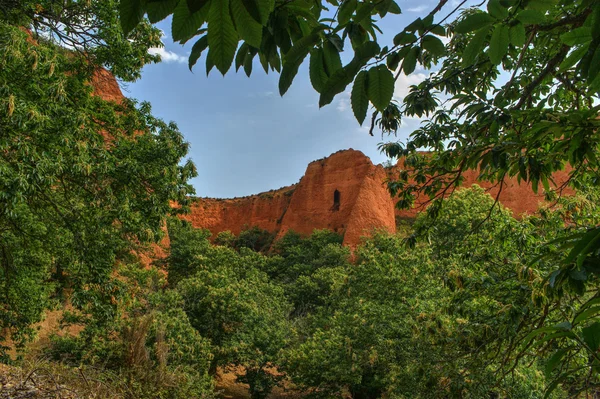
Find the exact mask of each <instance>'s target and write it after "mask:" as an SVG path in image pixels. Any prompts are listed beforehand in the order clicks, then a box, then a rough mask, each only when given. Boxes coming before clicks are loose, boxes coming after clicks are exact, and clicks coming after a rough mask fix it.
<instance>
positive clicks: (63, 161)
mask: <svg viewBox="0 0 600 399" xmlns="http://www.w3.org/2000/svg"><path fill="white" fill-rule="evenodd" d="M100 3H102V2H98V3H97V4H96V3H94V4H92V3H90V4H92V5H91V6H90V7H91V9H85V12H82V11H81V10H80V12H82V13H80V14H79V15H78V18H79V19H84V18H85V15H86V13H92V14H93V13H96V12H98V13H100V11H98V10H96V9H95V8H94V7H100V8H102V6H101V5H100ZM9 5H10V4H9ZM6 6H7V4H5V3H4V2H3V3H2V11H4V12H5V13H4V14H2V15H0V93H1V96H0V132H1V133H0V153H1V156H0V263H1V268H0V291H1V294H0V295H1V296H2V306H1V307H0V330H1V331H2V332H1V333H0V339H1V340H2V341H4V340H5V339H7V338H9V337H11V338H12V339H13V340H14V341H15V342H21V341H22V340H24V339H25V338H27V337H28V336H30V335H31V334H32V333H33V330H32V329H31V328H30V327H31V326H32V325H33V324H34V323H36V322H38V321H40V319H41V317H42V314H43V312H44V311H45V310H46V309H48V308H50V307H52V306H54V305H55V304H56V303H57V302H58V301H60V300H63V299H64V298H65V297H66V296H69V298H70V300H71V303H72V304H73V305H75V307H76V308H78V309H80V310H84V309H85V311H86V312H91V313H94V314H95V317H97V319H98V320H102V319H110V318H111V317H112V314H113V313H114V311H115V304H114V303H113V302H114V300H113V299H114V296H115V293H116V291H117V289H118V287H117V286H116V285H115V281H114V279H113V278H112V272H113V270H114V269H115V266H116V264H117V262H119V261H123V260H125V259H127V258H128V257H130V256H131V253H132V251H137V250H139V249H141V248H144V246H146V245H148V244H149V243H152V242H156V241H157V240H159V239H160V237H162V235H163V234H164V232H163V226H164V220H165V217H166V216H167V215H169V214H174V213H177V212H180V211H182V210H184V209H185V206H186V204H187V202H188V200H189V199H188V195H189V194H191V193H192V192H193V190H192V187H191V186H190V185H189V184H188V183H187V180H188V178H190V177H191V176H193V175H194V174H195V168H194V166H193V164H191V163H187V164H181V165H180V162H181V161H182V159H183V157H185V155H186V153H187V143H185V142H184V140H183V137H182V136H181V134H180V133H179V131H178V130H177V126H176V125H175V124H173V123H171V124H167V123H165V122H163V121H161V120H159V119H157V118H155V117H153V116H152V114H151V112H150V106H149V104H144V103H142V104H137V103H136V102H134V101H131V100H127V99H125V98H123V99H122V101H119V102H112V101H105V100H104V99H102V98H101V97H100V96H98V95H95V94H93V91H94V88H93V87H92V85H91V82H92V80H93V79H94V76H97V73H98V68H101V66H102V65H103V64H104V62H103V63H101V64H97V63H93V62H92V63H90V61H93V60H97V61H99V60H100V59H101V56H100V55H98V57H99V58H98V59H96V58H86V57H81V56H79V55H78V54H77V53H76V52H74V51H73V50H72V49H66V48H64V47H61V46H58V45H56V43H55V38H53V37H44V36H36V35H35V32H33V33H32V31H28V30H27V29H23V28H24V27H30V26H31V25H27V24H26V25H25V26H23V25H20V24H21V23H23V22H26V21H27V15H28V14H27V12H25V11H24V12H23V13H21V14H19V12H20V8H19V7H23V8H24V9H27V7H29V5H28V4H26V3H24V2H17V3H15V4H13V6H14V7H15V8H12V9H10V10H9V11H8V12H6V9H5V7H6ZM73 6H74V7H83V6H82V4H80V2H77V5H73ZM40 7H42V5H40ZM102 9H104V8H102ZM38 11H39V9H38ZM104 11H107V9H105V10H104ZM40 12H41V11H40ZM69 15H71V16H72V17H73V18H75V16H73V14H69ZM19 16H20V18H18V17H19ZM113 16H114V18H116V13H115V12H113ZM102 18H107V17H105V16H103V17H102ZM13 19H17V20H18V21H17V22H14V21H13ZM104 21H105V20H104ZM115 21H116V20H115ZM30 22H31V23H32V24H33V25H35V22H32V21H30ZM105 22H106V21H105ZM113 28H114V29H117V30H119V31H120V28H119V26H118V24H116V22H115V24H114V26H113ZM148 29H150V30H152V29H153V28H150V27H148ZM122 40H124V39H122ZM141 40H142V42H145V44H144V45H141V47H142V48H143V52H144V53H145V52H146V51H147V48H148V44H149V42H147V40H148V38H147V37H146V38H143V39H141ZM125 41H126V40H125ZM138 46H139V44H138ZM133 47H135V46H133ZM97 50H98V51H101V49H100V48H98V49H97ZM113 50H114V49H112V50H110V51H113ZM137 51H141V50H140V48H138V50H137ZM121 56H122V57H125V58H128V57H130V56H132V53H131V52H129V53H128V52H126V51H125V52H123V53H122V54H121ZM111 57H112V56H111ZM113 61H116V62H117V61H118V60H116V59H113ZM140 61H141V63H142V64H143V63H145V62H147V61H149V59H146V58H143V59H142V60H140ZM119 65H120V66H119ZM113 66H114V67H115V68H116V69H117V70H119V69H120V70H121V73H122V74H123V75H122V76H133V75H135V74H137V73H138V72H139V68H141V64H136V63H130V62H129V61H126V60H123V59H121V60H120V61H118V62H117V64H114V65H113ZM122 68H125V69H122ZM171 201H178V202H180V203H181V205H182V206H183V208H182V209H180V210H178V209H174V208H172V207H171ZM3 354H4V352H3V351H1V350H0V355H3Z"/></svg>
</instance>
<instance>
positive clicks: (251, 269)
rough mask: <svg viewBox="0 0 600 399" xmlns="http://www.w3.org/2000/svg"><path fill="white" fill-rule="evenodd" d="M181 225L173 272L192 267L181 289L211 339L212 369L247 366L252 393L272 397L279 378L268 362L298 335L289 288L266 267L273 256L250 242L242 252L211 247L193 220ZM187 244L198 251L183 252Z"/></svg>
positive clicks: (194, 321)
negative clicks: (294, 329)
mask: <svg viewBox="0 0 600 399" xmlns="http://www.w3.org/2000/svg"><path fill="white" fill-rule="evenodd" d="M172 225H173V224H172ZM172 225H171V226H172ZM178 226H179V227H178V229H174V230H170V234H171V240H172V242H174V243H176V245H177V246H176V248H177V251H178V252H177V253H178V255H177V256H176V257H170V258H169V274H170V273H171V270H184V269H185V270H187V274H186V275H185V278H183V279H181V280H180V281H179V283H178V284H177V292H178V293H179V294H180V295H181V297H182V298H183V300H184V305H183V309H184V310H185V312H186V314H187V315H188V317H189V319H190V322H191V325H192V326H193V327H194V328H195V329H196V330H197V331H198V332H199V333H200V334H201V335H202V336H203V337H206V338H208V339H210V342H211V345H212V348H213V353H214V358H213V360H212V362H211V370H212V373H214V372H216V369H217V367H219V366H221V367H227V366H230V365H240V366H243V367H244V368H245V369H246V374H245V376H243V377H242V380H243V381H244V382H247V383H248V384H249V385H250V392H251V394H252V397H254V398H264V397H266V395H268V393H269V392H270V390H271V389H272V388H273V386H274V385H275V384H276V382H277V378H276V376H275V375H273V374H271V373H270V372H269V371H268V367H269V366H270V365H271V364H273V363H275V361H276V359H277V356H278V354H279V350H280V349H281V348H283V347H284V346H285V345H286V343H287V342H288V340H289V339H290V335H291V334H292V329H291V326H290V324H289V322H288V314H289V312H290V307H289V305H288V303H287V300H286V298H285V297H284V293H283V290H282V289H281V288H280V287H279V286H277V285H276V284H274V283H273V282H271V281H269V278H268V276H267V275H266V274H265V273H264V272H263V271H262V270H263V269H265V268H266V267H265V264H266V263H267V262H268V260H267V258H266V257H265V256H264V255H261V254H260V253H257V252H254V251H253V250H251V249H248V248H244V247H241V248H240V250H239V252H238V251H236V250H234V249H233V248H228V247H223V246H214V247H213V246H210V244H209V242H208V239H207V238H208V237H207V236H206V235H203V234H196V233H195V232H197V230H194V229H193V228H192V227H191V226H190V225H189V224H188V223H186V222H182V223H180V224H179V225H178ZM181 248H185V249H191V251H189V252H188V253H189V254H191V255H192V256H191V257H189V258H186V257H185V256H181V254H182V253H185V252H184V251H181ZM192 251H194V252H192ZM180 260H181V261H182V263H178V261H180ZM179 275H181V273H179Z"/></svg>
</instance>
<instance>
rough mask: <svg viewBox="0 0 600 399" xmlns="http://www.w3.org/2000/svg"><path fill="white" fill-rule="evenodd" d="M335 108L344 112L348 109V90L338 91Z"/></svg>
mask: <svg viewBox="0 0 600 399" xmlns="http://www.w3.org/2000/svg"><path fill="white" fill-rule="evenodd" d="M335 108H336V109H337V110H338V111H340V112H346V110H348V109H350V92H348V91H345V92H343V93H340V95H339V96H338V101H337V106H336V107H335Z"/></svg>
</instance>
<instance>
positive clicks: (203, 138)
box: [121, 0, 458, 198]
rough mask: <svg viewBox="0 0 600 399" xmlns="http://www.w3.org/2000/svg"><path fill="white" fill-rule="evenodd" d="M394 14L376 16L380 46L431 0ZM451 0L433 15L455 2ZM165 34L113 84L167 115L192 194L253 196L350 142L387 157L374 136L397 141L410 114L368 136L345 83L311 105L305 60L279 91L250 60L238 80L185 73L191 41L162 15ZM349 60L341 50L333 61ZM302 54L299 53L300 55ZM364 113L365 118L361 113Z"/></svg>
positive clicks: (407, 3) (400, 92)
mask: <svg viewBox="0 0 600 399" xmlns="http://www.w3.org/2000/svg"><path fill="white" fill-rule="evenodd" d="M397 2H398V4H399V5H400V7H401V9H402V12H403V13H402V14H401V15H398V16H396V15H388V16H386V17H385V18H384V20H382V21H380V23H379V24H378V25H379V27H380V28H381V29H382V31H383V32H384V34H383V35H381V36H380V37H379V43H380V45H381V46H382V47H383V46H384V45H386V44H391V42H392V39H393V35H394V34H396V33H397V32H398V31H400V30H401V29H402V27H404V26H405V25H406V24H408V23H410V22H412V21H413V20H414V19H415V18H417V17H424V16H426V15H427V14H428V13H429V11H431V10H432V9H433V8H434V7H435V6H436V5H437V3H438V0H397ZM457 3H458V2H457V0H451V1H449V2H448V4H447V5H446V7H445V8H444V9H443V10H442V13H441V14H440V15H446V14H447V13H448V12H449V11H451V10H452V9H453V8H454V6H456V4H457ZM157 26H158V27H159V28H160V29H162V30H163V31H164V32H165V34H164V37H163V43H164V45H165V47H164V48H162V49H155V50H153V51H157V52H159V53H160V54H161V56H162V62H161V63H158V64H151V65H147V66H146V67H145V68H144V70H143V71H142V78H141V79H139V80H138V81H136V82H134V83H128V84H126V85H124V84H122V85H121V88H122V89H123V92H124V94H125V95H126V96H127V97H131V98H135V99H137V100H139V101H148V102H150V103H151V104H152V110H153V114H154V115H155V116H158V117H160V118H162V119H164V120H165V121H167V122H168V121H174V122H175V123H176V124H177V125H178V127H179V130H180V131H181V133H182V134H183V135H184V137H185V139H186V141H188V142H189V143H190V152H189V158H191V159H192V161H193V162H194V163H195V165H196V167H197V169H198V176H197V177H196V178H194V179H192V181H191V183H192V184H193V186H194V187H195V189H196V195H197V196H200V197H214V198H231V197H240V196H246V195H250V194H256V193H260V192H264V191H268V190H271V189H277V188H280V187H283V186H287V185H290V184H294V183H297V182H298V181H299V180H300V178H301V177H302V175H303V174H304V172H305V170H306V167H307V165H308V163H310V162H311V161H314V160H316V159H320V158H324V157H327V156H329V155H330V154H332V153H334V152H336V151H339V150H342V149H348V148H353V149H355V150H360V151H362V152H363V153H365V154H366V155H367V156H368V157H370V158H371V160H372V161H373V162H374V163H376V164H377V163H382V162H385V161H386V160H387V159H386V157H385V156H384V155H383V154H381V153H380V152H379V151H378V150H377V146H378V144H379V143H381V142H385V141H392V140H394V141H395V140H403V139H406V137H407V136H408V134H409V133H410V132H411V131H413V130H414V129H416V128H417V127H418V125H419V121H418V120H415V119H405V120H403V124H402V127H401V128H400V129H399V131H398V135H397V137H394V136H383V137H382V136H381V134H380V133H379V134H378V133H376V134H375V136H370V135H369V133H368V126H367V122H365V125H363V126H362V127H361V126H360V125H359V124H358V122H357V121H356V119H355V118H354V116H353V114H352V109H351V107H350V94H349V90H350V88H351V86H348V88H347V90H348V91H347V92H345V93H341V94H340V95H338V96H337V97H336V98H335V99H334V101H333V102H332V103H331V104H330V105H328V106H325V107H323V108H321V109H319V106H318V98H319V96H318V93H317V92H315V91H314V89H313V88H312V86H311V84H310V81H309V78H308V62H305V63H304V65H303V66H302V67H301V68H300V71H299V72H298V75H297V76H296V78H295V79H294V83H293V84H292V86H291V88H290V89H289V91H288V92H287V93H286V94H285V96H283V97H280V96H279V92H278V78H279V75H278V74H277V73H273V72H271V73H269V74H268V75H267V74H265V72H264V70H263V69H262V67H261V66H260V64H258V60H257V59H256V60H255V65H254V68H253V73H252V75H251V77H250V78H248V77H247V76H246V75H245V74H244V73H243V72H242V71H241V70H240V72H239V73H235V71H234V70H233V68H232V70H230V71H229V73H227V75H226V76H225V77H223V76H222V75H221V74H219V73H218V71H217V70H216V69H214V70H213V71H212V72H211V73H210V75H209V76H208V77H207V76H206V72H205V69H204V57H202V58H201V59H200V60H199V61H198V63H197V65H196V67H195V68H194V70H193V72H190V71H189V69H188V66H187V58H188V54H189V51H190V48H191V45H192V44H193V42H194V40H193V39H192V40H191V41H190V42H191V43H190V44H187V45H186V46H181V45H180V44H176V43H173V41H172V40H171V37H170V33H169V32H170V20H165V21H162V22H160V23H158V24H157ZM344 57H347V59H346V60H348V59H349V57H351V52H350V51H347V52H346V54H344V53H343V54H342V58H343V60H344ZM307 60H308V58H307ZM425 76H426V75H425V72H424V71H423V70H419V69H417V70H416V71H415V72H414V73H413V74H412V75H410V76H404V75H401V77H400V79H399V80H398V82H397V84H396V91H395V93H394V95H395V97H396V98H397V99H401V98H402V97H403V96H404V95H406V93H408V90H409V86H410V85H411V84H416V83H418V82H420V81H421V80H423V79H424V78H425ZM367 119H369V117H367Z"/></svg>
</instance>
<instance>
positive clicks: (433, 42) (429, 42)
mask: <svg viewBox="0 0 600 399" xmlns="http://www.w3.org/2000/svg"><path fill="white" fill-rule="evenodd" d="M421 44H422V46H423V48H424V49H425V50H427V51H429V52H431V53H432V54H433V55H436V56H438V57H441V56H443V55H444V54H445V53H446V46H444V43H442V41H441V40H440V39H439V38H438V37H436V36H432V35H427V36H425V37H424V38H423V39H422V41H421Z"/></svg>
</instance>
